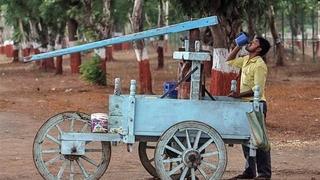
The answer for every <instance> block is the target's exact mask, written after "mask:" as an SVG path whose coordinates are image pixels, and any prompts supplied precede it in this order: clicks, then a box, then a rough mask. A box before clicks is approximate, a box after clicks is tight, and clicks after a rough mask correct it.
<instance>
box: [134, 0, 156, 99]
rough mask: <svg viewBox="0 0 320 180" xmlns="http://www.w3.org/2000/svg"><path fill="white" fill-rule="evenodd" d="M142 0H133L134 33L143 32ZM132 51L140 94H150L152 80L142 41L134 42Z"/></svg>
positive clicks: (146, 52)
mask: <svg viewBox="0 0 320 180" xmlns="http://www.w3.org/2000/svg"><path fill="white" fill-rule="evenodd" d="M143 17H144V14H143V0H135V1H134V6H133V12H132V16H131V23H132V27H133V31H134V32H140V31H142V30H143V20H144V18H143ZM134 50H135V53H136V56H137V60H138V63H139V83H140V89H139V90H140V93H142V94H152V78H151V71H150V64H149V57H148V51H147V48H146V47H145V44H144V41H143V40H139V41H135V42H134Z"/></svg>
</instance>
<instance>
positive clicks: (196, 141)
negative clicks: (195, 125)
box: [193, 131, 201, 149]
mask: <svg viewBox="0 0 320 180" xmlns="http://www.w3.org/2000/svg"><path fill="white" fill-rule="evenodd" d="M200 136H201V131H198V132H197V136H196V139H195V141H194V144H193V149H198V144H199V140H200Z"/></svg>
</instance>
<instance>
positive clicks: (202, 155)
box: [201, 151, 219, 158]
mask: <svg viewBox="0 0 320 180" xmlns="http://www.w3.org/2000/svg"><path fill="white" fill-rule="evenodd" d="M216 155H219V152H218V151H215V152H209V153H204V154H201V157H203V158H206V157H210V156H216Z"/></svg>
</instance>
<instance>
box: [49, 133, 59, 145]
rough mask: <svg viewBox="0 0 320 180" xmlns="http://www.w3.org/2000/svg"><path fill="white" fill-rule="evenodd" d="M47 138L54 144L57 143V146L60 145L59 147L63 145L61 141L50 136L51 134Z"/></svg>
mask: <svg viewBox="0 0 320 180" xmlns="http://www.w3.org/2000/svg"><path fill="white" fill-rule="evenodd" d="M46 137H47V138H48V139H49V140H50V141H52V142H54V143H56V144H58V145H61V143H60V141H58V140H57V139H56V138H55V137H53V136H51V135H49V134H47V135H46Z"/></svg>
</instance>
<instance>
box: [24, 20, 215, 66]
mask: <svg viewBox="0 0 320 180" xmlns="http://www.w3.org/2000/svg"><path fill="white" fill-rule="evenodd" d="M216 24H218V19H217V17H216V16H211V17H206V18H201V19H197V20H193V21H187V22H183V23H179V24H174V25H171V26H166V27H161V28H156V29H150V30H146V31H143V32H139V33H134V34H129V35H126V36H120V37H114V38H110V39H105V40H102V41H96V42H92V43H87V44H83V45H79V46H74V47H70V48H65V49H60V50H56V51H51V52H47V53H42V54H37V55H33V56H32V58H31V59H28V60H27V59H25V62H27V61H37V60H43V59H46V58H51V57H56V56H62V55H65V54H71V53H75V52H80V51H86V50H89V49H96V48H102V47H105V46H109V45H113V44H119V43H123V42H128V41H136V40H140V39H144V38H149V37H153V36H160V35H164V34H171V33H177V32H182V31H187V30H190V29H195V28H201V27H206V26H212V25H216Z"/></svg>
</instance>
